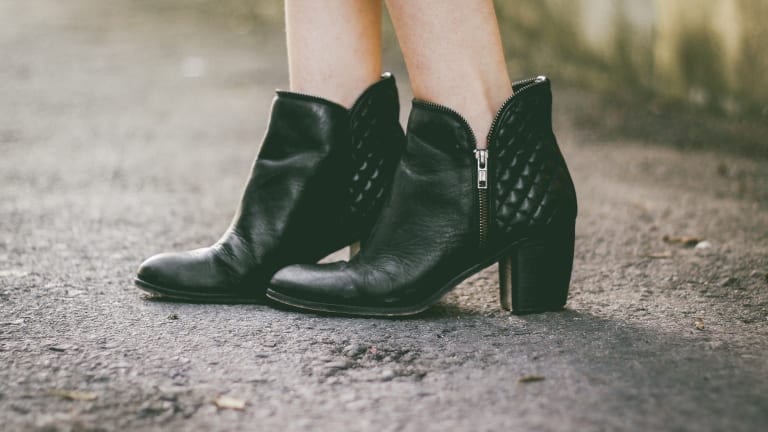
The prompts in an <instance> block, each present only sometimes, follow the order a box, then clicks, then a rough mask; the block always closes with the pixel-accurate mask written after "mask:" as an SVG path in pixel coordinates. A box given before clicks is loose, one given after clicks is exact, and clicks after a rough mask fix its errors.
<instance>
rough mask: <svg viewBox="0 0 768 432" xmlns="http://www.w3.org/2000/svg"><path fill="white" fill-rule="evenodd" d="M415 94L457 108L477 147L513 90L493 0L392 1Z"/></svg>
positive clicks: (388, 4)
mask: <svg viewBox="0 0 768 432" xmlns="http://www.w3.org/2000/svg"><path fill="white" fill-rule="evenodd" d="M387 7H388V8H389V13H390V15H391V16H392V21H393V23H394V26H395V31H396V32H397V38H398V40H399V41H400V47H401V48H402V50H403V56H404V57H405V63H406V65H407V66H408V75H410V79H411V86H412V87H413V93H414V96H415V97H416V98H418V99H423V100H427V101H430V102H434V103H438V104H441V105H446V106H448V107H450V108H453V109H455V110H456V111H458V112H459V113H460V114H462V115H463V116H464V118H466V119H467V121H468V122H469V125H470V127H472V130H473V131H474V132H475V136H476V137H477V145H478V147H481V148H484V147H485V145H486V139H485V137H486V135H487V134H488V130H489V128H490V126H491V122H492V120H493V117H494V115H495V114H496V111H497V110H498V109H499V108H500V107H501V104H502V103H504V100H506V99H507V98H508V97H509V96H510V95H511V94H512V85H511V83H510V81H509V73H508V71H507V65H506V63H505V61H504V51H503V50H502V46H501V36H500V35H499V25H498V22H497V20H496V13H495V11H494V9H493V3H492V1H491V0H471V1H470V0H387Z"/></svg>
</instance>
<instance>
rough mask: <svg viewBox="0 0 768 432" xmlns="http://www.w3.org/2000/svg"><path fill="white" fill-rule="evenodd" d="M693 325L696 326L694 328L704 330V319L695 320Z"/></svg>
mask: <svg viewBox="0 0 768 432" xmlns="http://www.w3.org/2000/svg"><path fill="white" fill-rule="evenodd" d="M694 325H695V326H696V330H704V321H702V320H696V322H695V323H694Z"/></svg>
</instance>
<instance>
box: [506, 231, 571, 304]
mask: <svg viewBox="0 0 768 432" xmlns="http://www.w3.org/2000/svg"><path fill="white" fill-rule="evenodd" d="M573 245H574V224H573V223H569V224H563V225H561V226H558V227H553V228H551V229H549V230H547V232H545V233H543V234H539V235H536V236H532V237H529V238H527V239H524V240H522V241H521V242H520V243H519V244H518V245H517V246H515V247H514V248H513V249H512V250H511V251H510V252H509V253H507V254H506V255H504V256H503V257H502V258H501V259H500V260H499V301H500V302H501V307H502V308H504V309H506V310H509V311H512V313H515V314H530V313H539V312H547V311H558V310H561V309H563V307H564V306H565V302H566V299H567V297H568V287H569V285H570V281H571V269H572V268H573Z"/></svg>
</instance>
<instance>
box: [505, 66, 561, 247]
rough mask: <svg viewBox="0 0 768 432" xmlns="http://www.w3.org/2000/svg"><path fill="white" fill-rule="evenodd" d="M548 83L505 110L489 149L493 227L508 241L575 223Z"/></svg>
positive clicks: (536, 86)
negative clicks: (544, 228)
mask: <svg viewBox="0 0 768 432" xmlns="http://www.w3.org/2000/svg"><path fill="white" fill-rule="evenodd" d="M551 106H552V96H551V93H550V89H549V82H548V81H545V82H543V83H540V84H534V85H533V86H532V87H531V88H527V89H524V90H522V92H521V93H520V94H519V95H517V96H515V97H514V98H513V99H512V100H511V101H510V102H509V104H508V105H507V106H505V107H503V108H502V111H501V112H500V117H499V119H498V122H497V126H496V129H497V130H496V131H494V132H495V135H494V136H493V138H492V140H491V143H490V152H491V155H492V157H493V160H492V161H493V162H492V165H493V166H492V167H491V170H492V175H493V178H494V179H495V181H493V184H492V188H493V189H492V198H493V201H492V204H493V207H492V210H493V216H492V217H493V227H494V229H495V230H496V233H497V235H500V236H501V237H502V238H503V239H506V240H510V239H512V238H513V237H518V236H519V235H520V234H521V233H522V232H523V231H524V230H527V229H528V228H532V227H538V226H544V225H548V224H549V223H550V222H551V221H552V220H553V219H555V218H556V217H557V218H558V219H560V218H561V217H562V218H570V219H573V218H575V217H576V192H575V190H574V187H573V182H572V180H571V176H570V174H569V173H568V168H567V166H566V165H565V161H564V160H563V157H562V155H561V153H560V149H559V148H558V145H557V141H556V139H555V136H554V134H553V133H552V127H551Z"/></svg>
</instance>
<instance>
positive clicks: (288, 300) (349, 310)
mask: <svg viewBox="0 0 768 432" xmlns="http://www.w3.org/2000/svg"><path fill="white" fill-rule="evenodd" d="M525 240H527V239H521V240H519V241H516V242H514V243H513V244H510V245H508V246H507V247H505V248H504V249H502V250H501V251H500V252H498V253H496V254H494V255H492V256H490V257H489V258H487V259H485V260H483V261H481V262H480V263H479V264H476V265H474V266H472V267H470V268H468V269H467V270H464V271H463V272H461V273H459V274H458V275H456V276H454V277H453V278H452V279H451V280H450V281H448V282H447V283H446V284H445V285H443V286H442V287H441V288H440V289H439V290H438V291H436V292H435V294H433V295H431V296H430V297H428V298H427V299H426V300H424V301H422V302H420V303H417V304H415V305H410V306H402V307H393V308H382V307H376V306H354V305H340V304H332V303H320V302H315V301H308V300H302V299H299V298H295V297H291V296H287V295H285V294H281V293H279V292H276V291H274V290H273V289H271V288H267V293H266V296H267V298H269V299H270V300H274V301H276V302H278V303H282V304H284V305H287V306H291V307H295V308H299V309H304V310H309V311H313V312H323V313H332V314H340V315H348V316H361V317H403V316H411V315H416V314H419V313H421V312H424V311H426V310H427V309H429V308H430V307H432V306H433V305H434V304H436V303H437V302H439V301H440V299H442V298H443V296H445V295H446V294H448V293H449V292H450V291H451V290H452V289H454V288H456V287H457V286H458V285H459V284H460V283H462V282H463V281H464V280H466V279H467V278H469V277H470V276H472V275H474V274H476V273H479V272H480V271H482V270H483V269H485V268H486V267H489V266H490V265H492V264H493V263H494V262H497V261H498V260H499V259H500V258H502V257H504V256H505V255H507V254H508V253H509V251H511V250H513V249H514V248H515V247H517V246H518V244H520V243H522V242H523V241H525ZM564 308H565V303H562V304H554V305H545V306H543V307H542V306H539V307H534V308H515V309H514V310H513V311H511V312H512V313H513V314H515V315H526V314H534V313H542V312H558V311H562V310H563V309H564Z"/></svg>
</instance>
